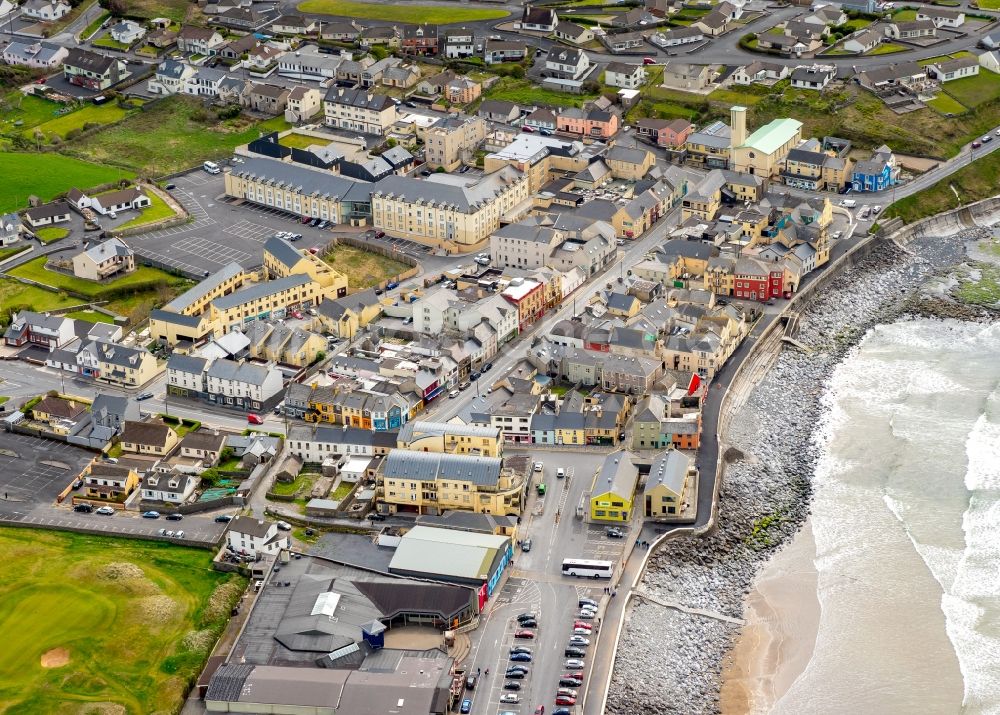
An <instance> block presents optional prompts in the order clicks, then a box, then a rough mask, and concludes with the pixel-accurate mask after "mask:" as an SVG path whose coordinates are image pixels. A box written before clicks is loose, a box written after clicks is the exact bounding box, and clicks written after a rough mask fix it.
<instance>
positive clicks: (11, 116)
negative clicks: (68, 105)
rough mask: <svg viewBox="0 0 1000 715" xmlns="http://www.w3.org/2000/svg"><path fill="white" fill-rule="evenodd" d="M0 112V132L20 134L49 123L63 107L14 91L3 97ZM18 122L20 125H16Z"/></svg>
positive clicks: (56, 103)
mask: <svg viewBox="0 0 1000 715" xmlns="http://www.w3.org/2000/svg"><path fill="white" fill-rule="evenodd" d="M2 105H3V111H2V112H0V132H2V133H4V134H9V133H12V132H21V131H23V130H24V129H28V128H30V127H36V126H38V125H39V124H43V123H44V122H47V121H49V120H50V119H52V118H53V117H55V116H56V112H57V111H58V110H60V109H62V107H63V105H61V104H59V103H58V102H53V101H51V100H48V99H42V98H41V97H36V96H34V95H29V96H24V95H23V94H21V93H20V92H17V91H14V92H9V93H8V94H6V95H4V97H3V100H2ZM18 122H20V124H18Z"/></svg>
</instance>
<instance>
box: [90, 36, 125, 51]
mask: <svg viewBox="0 0 1000 715" xmlns="http://www.w3.org/2000/svg"><path fill="white" fill-rule="evenodd" d="M90 44H92V45H93V46H94V47H106V48H107V49H109V50H121V51H123V52H124V51H125V50H127V49H128V47H129V46H128V45H126V44H125V43H124V42H118V40H115V39H112V37H111V35H105V36H104V37H101V38H98V39H96V40H94V41H93V42H92V43H90Z"/></svg>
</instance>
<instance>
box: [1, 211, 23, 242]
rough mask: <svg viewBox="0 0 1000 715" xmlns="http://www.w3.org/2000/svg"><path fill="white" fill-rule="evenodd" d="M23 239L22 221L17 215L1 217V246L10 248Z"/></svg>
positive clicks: (10, 214)
mask: <svg viewBox="0 0 1000 715" xmlns="http://www.w3.org/2000/svg"><path fill="white" fill-rule="evenodd" d="M20 237H21V219H19V218H18V217H17V214H15V213H9V214H4V215H3V216H0V246H9V245H10V244H12V243H14V241H16V240H17V239H19V238H20Z"/></svg>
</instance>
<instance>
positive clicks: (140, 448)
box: [121, 420, 177, 457]
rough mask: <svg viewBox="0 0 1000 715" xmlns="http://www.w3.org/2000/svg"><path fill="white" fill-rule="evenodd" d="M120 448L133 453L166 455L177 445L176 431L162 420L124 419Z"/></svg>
mask: <svg viewBox="0 0 1000 715" xmlns="http://www.w3.org/2000/svg"><path fill="white" fill-rule="evenodd" d="M121 445H122V449H123V450H124V451H126V452H132V453H133V454H152V455H155V456H157V457H166V456H167V455H168V454H170V452H171V451H172V450H173V448H174V447H175V446H176V445H177V433H176V432H174V430H173V429H172V428H171V427H170V425H166V424H164V423H162V422H133V421H132V420H126V421H125V430H124V431H123V432H122V436H121Z"/></svg>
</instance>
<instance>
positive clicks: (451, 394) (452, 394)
mask: <svg viewBox="0 0 1000 715" xmlns="http://www.w3.org/2000/svg"><path fill="white" fill-rule="evenodd" d="M458 395H459V391H458V390H452V391H451V392H449V393H448V399H454V398H456V397H458Z"/></svg>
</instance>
